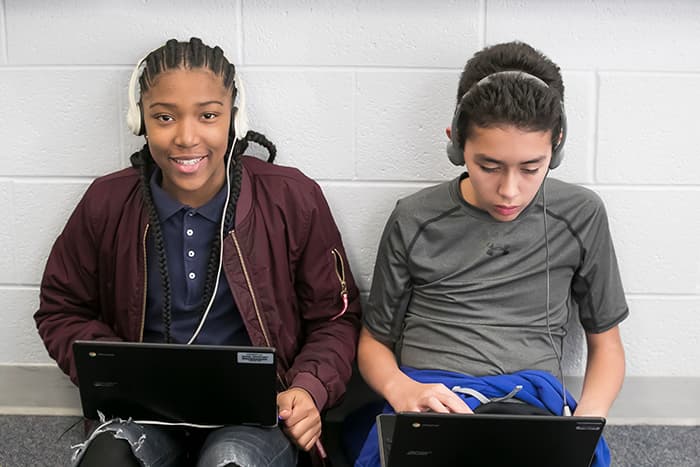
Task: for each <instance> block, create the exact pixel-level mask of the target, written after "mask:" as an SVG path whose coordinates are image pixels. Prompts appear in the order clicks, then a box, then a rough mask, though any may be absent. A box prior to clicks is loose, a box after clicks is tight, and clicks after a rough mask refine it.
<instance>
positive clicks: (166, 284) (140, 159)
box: [131, 144, 172, 343]
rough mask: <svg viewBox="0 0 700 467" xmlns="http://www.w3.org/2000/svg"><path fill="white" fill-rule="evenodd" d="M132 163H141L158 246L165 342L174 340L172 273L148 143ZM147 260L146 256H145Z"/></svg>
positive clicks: (146, 201)
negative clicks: (154, 191) (153, 190)
mask: <svg viewBox="0 0 700 467" xmlns="http://www.w3.org/2000/svg"><path fill="white" fill-rule="evenodd" d="M131 161H132V164H134V165H137V164H139V163H140V164H139V165H140V167H139V169H140V170H139V178H140V181H141V191H142V193H143V201H144V204H145V206H146V210H147V211H148V217H149V219H150V228H151V232H152V233H153V240H154V243H155V246H156V252H157V253H158V272H159V273H160V282H161V287H162V289H163V290H162V300H163V310H162V316H163V325H164V327H165V342H168V343H169V342H172V338H171V335H170V322H171V317H172V314H171V305H170V274H169V271H168V257H167V255H166V254H165V241H164V238H163V231H162V229H161V226H160V218H159V217H158V212H157V211H156V207H155V204H153V195H152V194H151V185H150V177H151V173H152V168H153V167H152V165H153V159H152V158H151V154H150V152H149V150H148V145H147V144H145V145H144V146H143V148H142V149H141V150H140V151H138V152H136V153H135V154H133V155H132V156H131ZM144 260H145V258H144Z"/></svg>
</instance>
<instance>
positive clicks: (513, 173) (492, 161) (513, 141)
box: [460, 125, 552, 222]
mask: <svg viewBox="0 0 700 467" xmlns="http://www.w3.org/2000/svg"><path fill="white" fill-rule="evenodd" d="M551 158H552V139H551V131H524V130H521V129H519V128H516V127H514V126H510V125H507V126H503V127H490V128H478V127H477V128H474V129H473V131H471V132H470V136H469V137H468V138H467V141H466V143H465V145H464V160H465V162H466V166H467V170H468V172H469V177H468V178H465V179H464V180H462V182H461V184H460V190H461V192H462V196H463V197H464V199H465V200H466V201H467V202H468V203H469V204H471V205H473V206H475V207H477V208H479V209H482V210H484V211H486V212H488V213H489V214H490V215H491V217H493V218H494V219H496V220H499V221H503V222H508V221H512V220H514V219H516V218H517V217H518V216H519V215H520V213H521V212H522V211H523V209H525V208H526V207H527V205H528V204H530V202H531V201H532V200H533V199H534V198H535V195H536V194H537V191H538V190H539V188H540V185H542V182H543V180H544V177H545V176H546V175H547V168H548V167H549V161H550V159H551Z"/></svg>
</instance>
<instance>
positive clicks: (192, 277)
mask: <svg viewBox="0 0 700 467" xmlns="http://www.w3.org/2000/svg"><path fill="white" fill-rule="evenodd" d="M187 277H189V278H190V279H194V278H195V277H197V274H195V273H193V272H191V273H189V274H188V275H187Z"/></svg>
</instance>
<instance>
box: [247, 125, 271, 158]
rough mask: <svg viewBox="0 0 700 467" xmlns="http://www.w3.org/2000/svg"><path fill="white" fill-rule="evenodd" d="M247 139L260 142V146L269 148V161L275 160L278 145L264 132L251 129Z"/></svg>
mask: <svg viewBox="0 0 700 467" xmlns="http://www.w3.org/2000/svg"><path fill="white" fill-rule="evenodd" d="M245 139H246V140H248V141H252V142H254V143H256V144H259V145H260V146H263V147H264V148H265V149H267V152H268V154H269V156H268V158H267V162H269V163H274V162H275V157H277V147H275V145H274V144H273V143H272V141H270V140H269V139H267V137H266V136H265V135H263V134H262V133H258V132H257V131H253V130H250V131H248V133H246V135H245Z"/></svg>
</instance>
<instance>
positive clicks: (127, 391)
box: [73, 341, 277, 426]
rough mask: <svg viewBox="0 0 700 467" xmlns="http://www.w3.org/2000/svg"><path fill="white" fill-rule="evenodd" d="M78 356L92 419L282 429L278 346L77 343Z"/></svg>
mask: <svg viewBox="0 0 700 467" xmlns="http://www.w3.org/2000/svg"><path fill="white" fill-rule="evenodd" d="M73 353H74V355H75V364H76V367H77V371H78V380H79V386H80V399H81V402H82V406H83V414H84V415H85V417H87V418H91V419H97V418H98V411H99V412H101V413H103V414H104V415H105V416H107V417H108V418H113V417H120V418H124V419H128V418H132V419H134V420H149V421H157V422H171V423H187V424H194V425H238V424H251V425H260V426H275V425H276V424H277V381H276V378H277V376H276V375H277V371H276V359H275V350H274V349H273V348H269V347H230V346H210V345H184V344H153V343H135V342H104V341H76V342H75V343H74V344H73Z"/></svg>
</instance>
